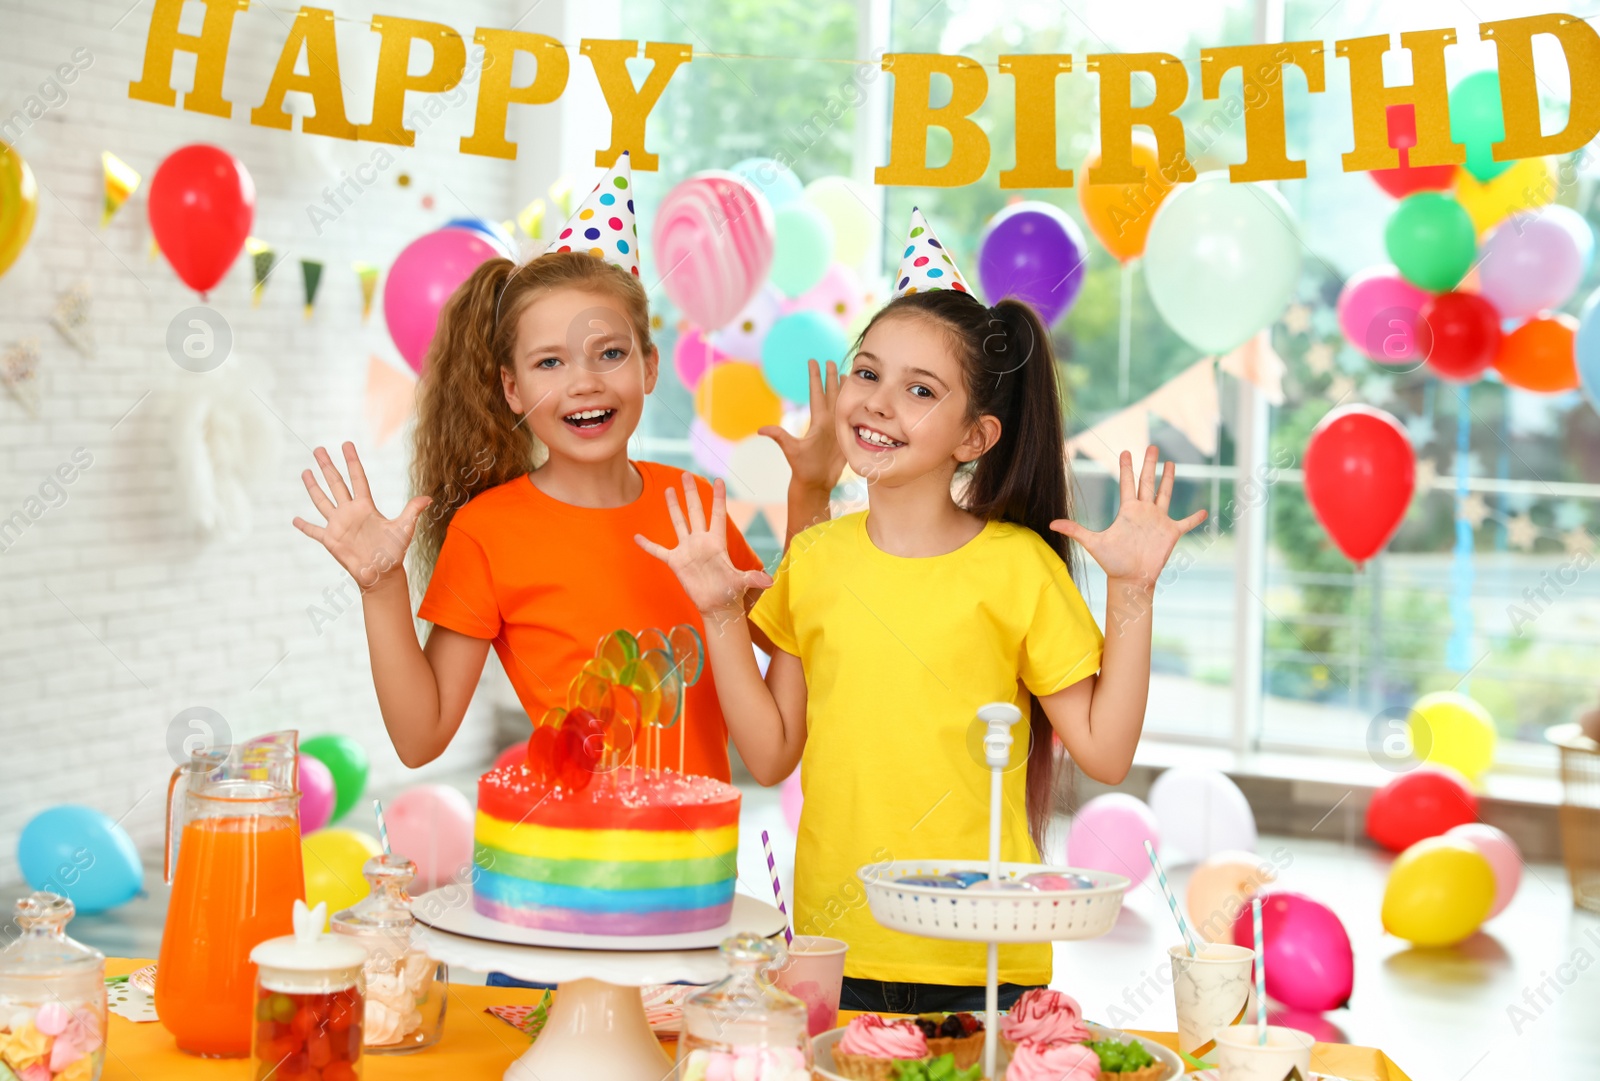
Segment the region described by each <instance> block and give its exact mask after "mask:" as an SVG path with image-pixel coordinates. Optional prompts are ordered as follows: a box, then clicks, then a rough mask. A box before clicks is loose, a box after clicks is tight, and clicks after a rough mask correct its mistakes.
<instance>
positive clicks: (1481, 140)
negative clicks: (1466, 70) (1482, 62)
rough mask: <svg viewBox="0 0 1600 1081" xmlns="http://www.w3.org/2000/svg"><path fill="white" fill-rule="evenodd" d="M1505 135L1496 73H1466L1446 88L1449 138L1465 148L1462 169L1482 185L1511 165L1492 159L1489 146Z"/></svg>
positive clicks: (1491, 150) (1503, 138)
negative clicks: (1448, 103)
mask: <svg viewBox="0 0 1600 1081" xmlns="http://www.w3.org/2000/svg"><path fill="white" fill-rule="evenodd" d="M1505 137H1506V121H1505V115H1504V114H1503V113H1502V112H1501V110H1500V74H1499V73H1498V72H1494V71H1480V72H1477V73H1475V74H1472V75H1468V76H1467V77H1466V78H1465V79H1462V80H1461V81H1460V82H1459V83H1457V84H1456V85H1455V88H1454V89H1452V90H1451V91H1450V141H1451V142H1453V143H1460V144H1461V145H1462V146H1464V147H1466V148H1467V162H1466V170H1467V172H1469V173H1471V174H1472V175H1473V176H1475V177H1477V178H1478V182H1479V183H1480V184H1486V183H1488V182H1489V181H1491V180H1493V179H1494V178H1495V177H1497V176H1499V175H1500V174H1501V173H1503V172H1505V171H1506V170H1507V169H1509V168H1511V162H1509V161H1495V160H1494V151H1493V149H1492V147H1493V145H1494V144H1495V143H1500V142H1504V141H1505Z"/></svg>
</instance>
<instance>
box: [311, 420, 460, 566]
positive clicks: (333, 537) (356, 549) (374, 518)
mask: <svg viewBox="0 0 1600 1081" xmlns="http://www.w3.org/2000/svg"><path fill="white" fill-rule="evenodd" d="M343 449H344V462H345V468H346V469H347V470H348V471H349V473H350V484H349V487H346V486H345V482H344V477H343V476H341V475H340V473H339V470H338V469H337V468H336V467H335V466H334V464H333V459H332V458H331V457H329V455H328V452H327V450H326V449H324V448H322V447H318V448H317V449H316V451H315V452H314V454H315V456H316V459H317V465H318V466H320V467H321V469H322V478H323V480H324V481H326V482H327V485H328V490H327V491H326V492H324V491H323V490H322V485H321V484H318V483H317V479H316V477H315V476H313V475H312V472H311V470H309V469H307V470H306V471H305V472H304V473H301V474H300V479H301V480H303V481H304V482H305V485H306V491H307V493H309V494H310V496H311V502H312V503H313V504H314V505H315V506H316V508H317V510H318V512H320V513H321V514H322V517H323V518H325V519H326V520H327V523H328V524H327V525H323V526H318V525H312V524H311V523H310V522H308V521H306V520H305V519H304V518H296V519H295V520H294V527H295V528H296V529H298V530H299V531H300V532H302V533H304V534H305V535H306V536H308V537H310V538H311V539H312V540H314V541H317V542H319V543H321V545H322V546H323V547H324V548H326V549H327V550H328V552H329V554H330V555H332V556H333V558H334V559H337V560H338V561H339V565H340V566H341V567H343V568H344V569H345V570H347V571H349V572H350V576H351V577H352V578H354V579H355V580H356V584H357V585H359V586H360V587H361V588H362V589H371V588H372V587H373V586H375V585H377V584H378V581H379V579H381V578H383V577H385V576H387V575H389V574H392V573H395V572H396V571H398V570H399V569H400V568H401V567H402V565H403V562H404V560H405V555H406V549H407V548H409V547H411V536H412V534H413V533H415V532H416V529H417V517H418V515H420V514H421V513H422V510H423V508H424V507H426V506H427V505H428V504H429V503H431V502H433V500H431V499H429V498H428V497H427V496H421V495H419V496H417V497H416V498H415V499H413V500H412V501H411V502H409V503H407V504H406V505H405V507H404V508H402V509H401V511H400V516H399V517H397V518H385V517H384V516H383V515H382V514H380V513H379V512H378V508H377V507H376V506H375V505H374V504H373V502H372V489H371V488H370V487H368V485H367V474H366V471H365V470H363V469H362V468H361V459H360V458H358V457H357V456H356V448H355V444H353V443H346V444H345V445H344V448H343Z"/></svg>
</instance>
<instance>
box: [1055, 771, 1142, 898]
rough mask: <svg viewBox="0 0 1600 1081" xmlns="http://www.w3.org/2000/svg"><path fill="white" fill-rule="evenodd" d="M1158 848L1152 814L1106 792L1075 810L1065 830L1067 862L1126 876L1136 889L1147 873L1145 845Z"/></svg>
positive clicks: (1128, 798)
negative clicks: (1146, 843) (1070, 825)
mask: <svg viewBox="0 0 1600 1081" xmlns="http://www.w3.org/2000/svg"><path fill="white" fill-rule="evenodd" d="M1146 841H1149V842H1150V843H1151V844H1152V845H1153V846H1155V847H1156V848H1160V847H1161V833H1160V828H1159V827H1158V826H1157V825H1156V816H1155V813H1154V812H1152V811H1151V810H1150V808H1149V807H1147V806H1145V803H1144V801H1143V800H1140V799H1136V798H1134V797H1133V796H1129V795H1126V794H1125V793H1122V792H1109V793H1107V794H1106V795H1103V796H1096V797H1095V798H1094V799H1092V800H1090V801H1089V802H1088V803H1085V804H1084V805H1083V806H1082V807H1080V808H1078V813H1077V814H1075V815H1073V816H1072V827H1071V829H1070V830H1068V831H1067V863H1068V864H1070V865H1071V866H1073V867H1083V868H1087V869H1088V870H1091V871H1110V872H1112V873H1113V874H1119V875H1126V876H1127V877H1128V878H1129V879H1130V880H1131V881H1132V882H1133V884H1134V885H1135V886H1137V885H1138V884H1139V883H1141V882H1143V881H1144V877H1145V876H1146V875H1148V874H1149V873H1150V859H1149V857H1147V856H1146V855H1145V854H1144V843H1145V842H1146Z"/></svg>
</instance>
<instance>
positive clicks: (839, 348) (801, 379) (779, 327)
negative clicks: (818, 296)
mask: <svg viewBox="0 0 1600 1081" xmlns="http://www.w3.org/2000/svg"><path fill="white" fill-rule="evenodd" d="M849 350H850V340H849V339H848V338H846V337H845V334H844V329H843V328H842V327H840V326H839V324H838V323H837V322H836V321H835V320H833V319H830V318H828V317H827V316H826V315H823V314H822V313H821V312H792V313H790V314H789V315H786V316H784V317H783V318H782V319H779V320H778V321H777V322H776V323H773V324H772V329H771V330H769V331H767V337H766V339H765V340H764V341H763V342H762V343H761V374H763V375H765V376H766V377H767V383H768V385H770V386H771V387H772V389H773V390H775V391H777V392H778V396H779V397H780V398H787V399H788V400H789V401H791V402H804V401H809V400H810V398H811V372H810V366H809V365H808V364H807V363H806V362H807V361H810V360H815V361H816V362H817V365H818V366H819V367H821V368H826V367H827V364H828V361H830V360H831V361H834V362H835V363H836V364H838V365H839V367H840V369H841V370H843V368H844V355H845V353H847V352H849Z"/></svg>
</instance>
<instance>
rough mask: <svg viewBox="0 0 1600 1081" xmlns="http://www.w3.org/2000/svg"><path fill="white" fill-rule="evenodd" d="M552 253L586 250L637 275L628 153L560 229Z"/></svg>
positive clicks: (636, 251) (637, 245)
mask: <svg viewBox="0 0 1600 1081" xmlns="http://www.w3.org/2000/svg"><path fill="white" fill-rule="evenodd" d="M555 250H556V251H586V252H588V253H589V254H590V255H593V256H594V257H595V258H597V259H604V260H605V261H606V262H608V263H615V264H616V265H617V266H619V267H621V268H622V269H623V270H626V271H628V272H629V273H630V274H632V275H633V276H634V277H636V278H637V277H638V276H639V226H638V223H637V222H636V221H635V219H634V215H633V169H632V167H631V165H630V164H629V158H628V154H627V151H623V153H622V155H621V156H620V157H619V158H617V163H616V164H615V165H613V166H612V167H611V171H610V172H608V173H607V174H606V175H605V176H603V177H601V178H600V183H598V184H596V185H595V186H594V190H593V191H591V192H590V193H589V197H588V198H587V199H585V200H584V201H583V203H582V204H581V205H580V206H579V207H578V209H577V212H576V213H574V214H573V215H572V217H570V218H568V219H567V223H566V224H565V225H563V226H562V227H561V232H560V233H559V234H558V235H557V236H556V247H555Z"/></svg>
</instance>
